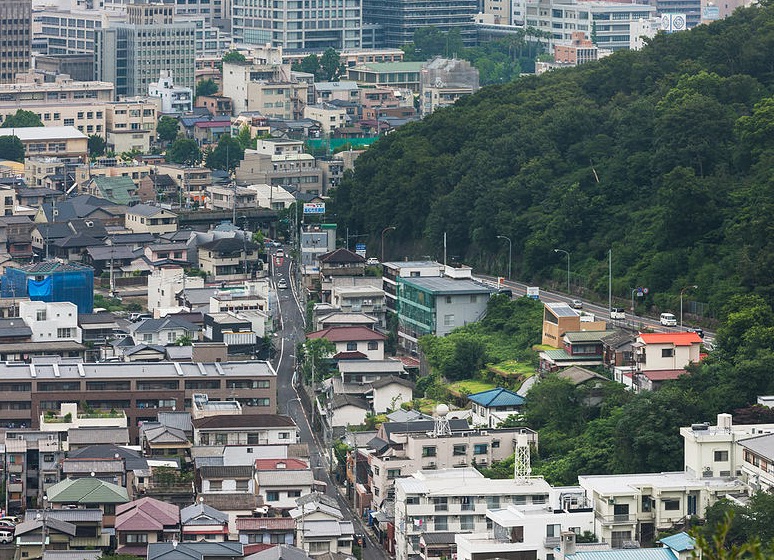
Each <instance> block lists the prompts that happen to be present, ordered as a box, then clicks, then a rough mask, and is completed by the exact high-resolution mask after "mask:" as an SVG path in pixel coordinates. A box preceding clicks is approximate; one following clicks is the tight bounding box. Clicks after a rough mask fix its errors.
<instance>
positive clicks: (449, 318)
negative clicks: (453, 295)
mask: <svg viewBox="0 0 774 560" xmlns="http://www.w3.org/2000/svg"><path fill="white" fill-rule="evenodd" d="M443 326H444V327H453V326H454V314H453V313H452V314H450V315H444V316H443Z"/></svg>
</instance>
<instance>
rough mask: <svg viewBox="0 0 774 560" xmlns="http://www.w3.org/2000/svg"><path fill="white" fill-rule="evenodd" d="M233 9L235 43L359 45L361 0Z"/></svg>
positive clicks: (239, 1) (307, 0) (304, 0)
mask: <svg viewBox="0 0 774 560" xmlns="http://www.w3.org/2000/svg"><path fill="white" fill-rule="evenodd" d="M472 1H473V2H474V3H475V1H476V0H472ZM232 10H233V18H232V20H231V32H232V35H233V37H234V42H236V43H240V44H245V45H265V44H267V43H271V45H272V46H274V47H282V48H283V49H308V50H314V49H327V48H329V47H332V48H334V49H337V50H341V49H357V48H360V46H361V27H362V24H363V19H362V10H361V0H233V8H232Z"/></svg>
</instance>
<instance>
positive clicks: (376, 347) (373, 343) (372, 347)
mask: <svg viewBox="0 0 774 560" xmlns="http://www.w3.org/2000/svg"><path fill="white" fill-rule="evenodd" d="M368 349H369V350H379V343H378V342H376V341H375V340H371V341H369V343H368Z"/></svg>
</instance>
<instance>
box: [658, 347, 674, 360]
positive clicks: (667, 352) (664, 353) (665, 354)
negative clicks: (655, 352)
mask: <svg viewBox="0 0 774 560" xmlns="http://www.w3.org/2000/svg"><path fill="white" fill-rule="evenodd" d="M674 355H675V351H674V349H673V348H662V349H661V357H662V358H671V357H672V356H674Z"/></svg>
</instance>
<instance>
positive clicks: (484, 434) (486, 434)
mask: <svg viewBox="0 0 774 560" xmlns="http://www.w3.org/2000/svg"><path fill="white" fill-rule="evenodd" d="M481 435H482V436H488V435H489V432H487V431H486V430H481Z"/></svg>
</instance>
